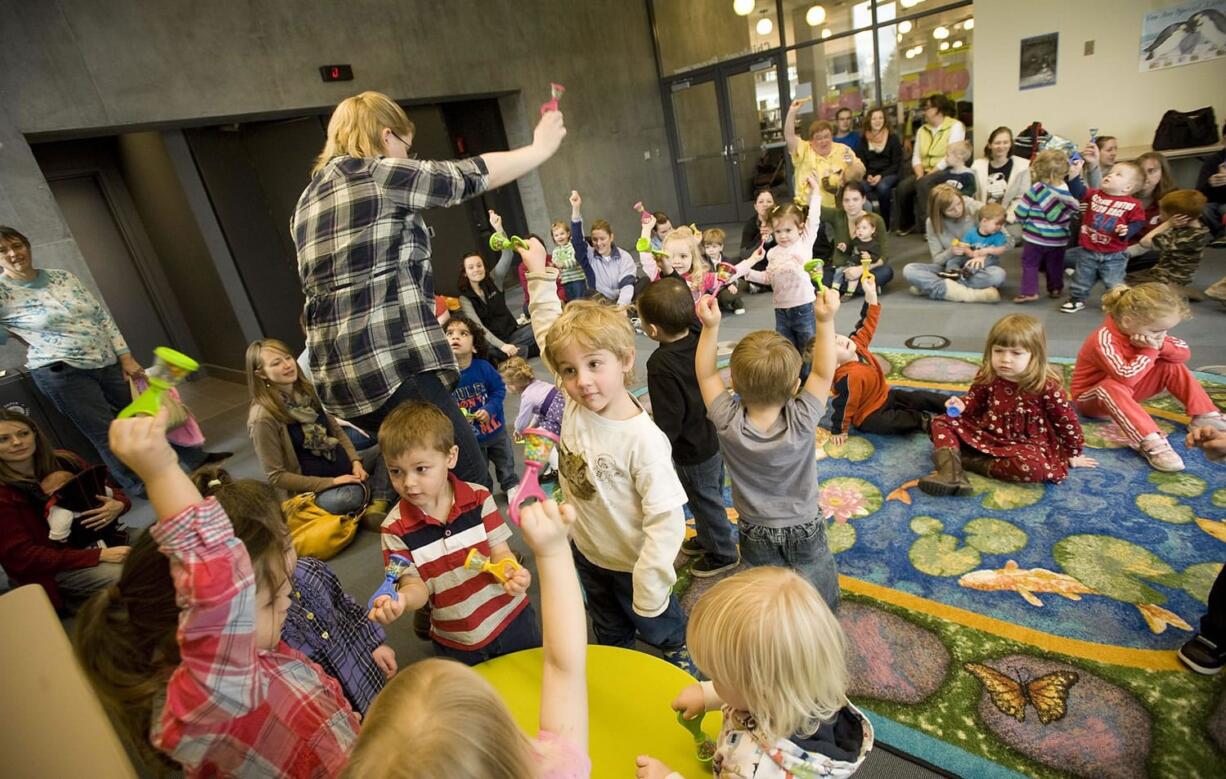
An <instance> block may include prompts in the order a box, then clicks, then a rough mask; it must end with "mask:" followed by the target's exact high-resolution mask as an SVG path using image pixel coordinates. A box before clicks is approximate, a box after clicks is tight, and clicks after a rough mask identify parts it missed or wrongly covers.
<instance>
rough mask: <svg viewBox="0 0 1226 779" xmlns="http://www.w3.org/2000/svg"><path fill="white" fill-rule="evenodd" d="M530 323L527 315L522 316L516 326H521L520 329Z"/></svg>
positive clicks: (516, 321)
mask: <svg viewBox="0 0 1226 779" xmlns="http://www.w3.org/2000/svg"><path fill="white" fill-rule="evenodd" d="M529 321H530V320H529V319H528V315H527V314H520V315H519V318H517V319H516V320H515V324H517V325H519V326H520V327H523V326H524V325H526V324H528V322H529Z"/></svg>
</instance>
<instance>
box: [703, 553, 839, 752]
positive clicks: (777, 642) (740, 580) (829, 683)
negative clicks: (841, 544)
mask: <svg viewBox="0 0 1226 779" xmlns="http://www.w3.org/2000/svg"><path fill="white" fill-rule="evenodd" d="M686 642H687V643H688V645H689V648H690V654H691V655H692V656H693V658H694V662H695V663H696V664H697V665H698V667H699V668H700V669H702V671H703V673H705V674H706V675H707V676H709V677H711V678H712V679H715V680H717V681H718V682H719V683H720V685H721V686H725V687H727V688H729V689H731V690H734V691H735V692H736V693H737V695H739V696H740V697H741V698H743V699H744V701H745V705H746V706H747V707H748V708H749V713H750V714H752V715H753V717H754V719H755V720H756V721H757V723H758V728H759V730H760V732H761V733H762V736H763V737H764V738H765V740H767V741H768V742H769V741H774V740H776V739H779V738H786V737H788V736H790V735H792V734H794V733H812V732H813V731H815V730H816V729H817V727H818V724H819V723H821V722H822V721H823V720H829V719H831V718H832V717H833V716H834V714H835V713H836V712H838V711H839V709H841V708H843V707H844V706H846V705H847V686H848V673H847V659H846V653H847V649H846V644H847V639H846V638H845V637H844V635H843V629H842V628H841V627H839V623H838V620H836V619H835V617H834V614H832V613H831V612H830V608H829V607H828V606H827V605H826V602H825V601H824V600H822V597H821V596H820V595H818V594H817V590H815V589H814V588H813V585H812V584H810V583H809V582H807V581H805V580H804V579H802V578H801V577H800V576H798V575H796V574H795V573H794V572H792V571H790V570H788V569H786V568H775V567H772V566H763V567H760V568H750V569H749V570H746V571H742V572H740V573H738V574H735V575H733V576H729V577H728V578H727V579H724V580H723V581H720V582H719V583H718V584H716V585H715V586H714V587H712V588H711V589H710V590H708V591H707V592H706V593H704V594H703V596H702V597H701V598H699V599H698V603H697V604H695V605H694V610H693V612H692V613H691V614H690V620H689V627H688V628H687V629H686Z"/></svg>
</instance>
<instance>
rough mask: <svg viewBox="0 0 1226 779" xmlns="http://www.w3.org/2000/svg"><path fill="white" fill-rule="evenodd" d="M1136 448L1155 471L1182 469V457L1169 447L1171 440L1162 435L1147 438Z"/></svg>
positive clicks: (1172, 471) (1170, 471)
mask: <svg viewBox="0 0 1226 779" xmlns="http://www.w3.org/2000/svg"><path fill="white" fill-rule="evenodd" d="M1136 449H1137V451H1139V452H1140V453H1141V454H1142V455H1144V456H1145V459H1146V460H1149V467H1150V468H1153V469H1154V470H1155V471H1165V472H1167V473H1176V472H1178V471H1182V470H1183V469H1184V464H1183V458H1182V457H1180V456H1179V454H1178V453H1177V452H1176V451H1175V450H1174V449H1172V448H1171V442H1170V441H1168V440H1166V438H1165V437H1164V436H1161V435H1158V436H1155V437H1154V438H1147V439H1145V440H1144V441H1142V442H1141V444H1140V445H1139V446H1138V447H1136Z"/></svg>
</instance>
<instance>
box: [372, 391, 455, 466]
mask: <svg viewBox="0 0 1226 779" xmlns="http://www.w3.org/2000/svg"><path fill="white" fill-rule="evenodd" d="M453 446H455V427H454V426H453V425H452V424H451V420H450V419H449V418H448V417H447V415H446V414H444V413H443V410H442V409H441V408H439V407H438V406H436V405H434V404H433V403H426V402H425V401H421V400H410V401H407V402H405V403H401V404H400V405H399V406H397V407H396V408H395V409H393V410H392V413H390V414H388V415H387V418H386V419H384V420H383V424H381V425H379V450H380V451H381V452H382V453H383V459H384V460H385V461H391V460H394V459H396V458H398V457H400V456H401V455H403V454H404V453H405V452H409V451H412V450H414V449H434V450H435V451H439V452H442V453H443V454H451V448H452V447H453Z"/></svg>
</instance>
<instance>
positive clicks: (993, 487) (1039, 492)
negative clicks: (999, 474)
mask: <svg viewBox="0 0 1226 779" xmlns="http://www.w3.org/2000/svg"><path fill="white" fill-rule="evenodd" d="M966 476H967V478H968V479H970V480H971V487H973V488H974V490H975V492H974V493H973V494H974V495H983V501H982V505H983V507H984V508H985V509H994V510H996V511H1008V510H1010V509H1021V508H1026V507H1027V506H1033V505H1034V504H1036V503H1038V502H1039V501H1040V500H1042V499H1043V493H1044V492H1046V490H1047V488H1046V487H1045V486H1044V485H1042V484H1019V483H1014V482H1003V481H997V480H996V479H989V478H988V477H986V476H980V475H979V474H977V473H968V474H966Z"/></svg>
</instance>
